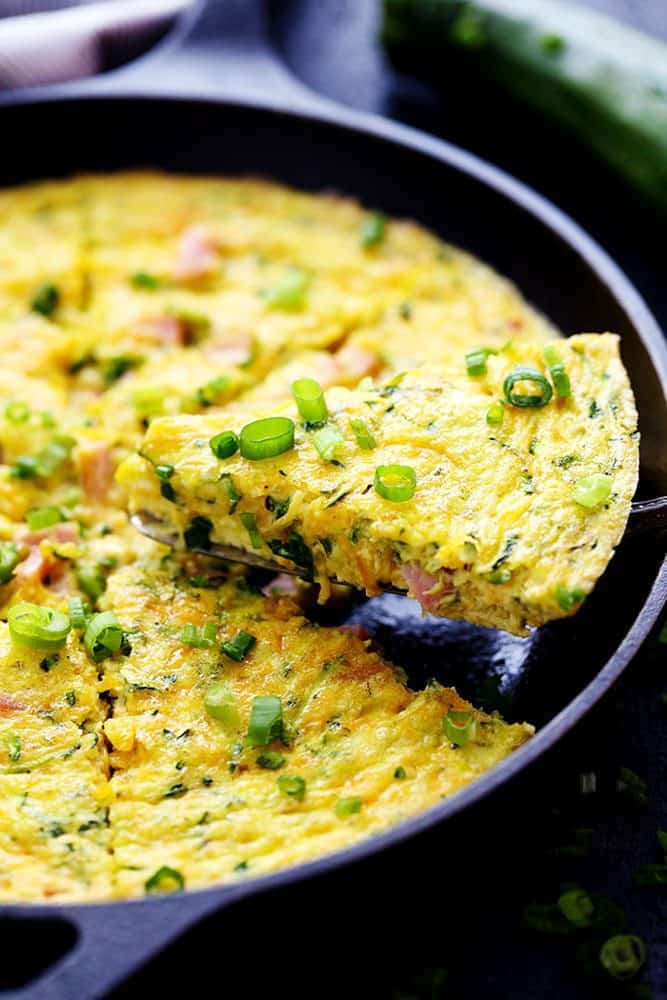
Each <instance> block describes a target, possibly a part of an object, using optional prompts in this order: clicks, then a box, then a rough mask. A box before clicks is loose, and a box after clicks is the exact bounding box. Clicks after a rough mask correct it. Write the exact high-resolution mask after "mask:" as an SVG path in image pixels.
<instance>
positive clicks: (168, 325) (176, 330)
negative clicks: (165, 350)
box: [136, 316, 188, 347]
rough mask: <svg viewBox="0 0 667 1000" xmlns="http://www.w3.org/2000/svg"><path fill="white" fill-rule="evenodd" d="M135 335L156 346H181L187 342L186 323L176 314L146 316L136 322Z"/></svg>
mask: <svg viewBox="0 0 667 1000" xmlns="http://www.w3.org/2000/svg"><path fill="white" fill-rule="evenodd" d="M136 332H137V335H138V336H139V337H140V338H141V339H142V340H143V341H144V342H146V343H150V344H155V345H156V346H158V347H183V346H185V344H186V343H187V334H188V331H187V324H186V323H184V322H183V320H182V319H179V318H178V316H147V317H146V318H145V319H142V320H141V321H140V322H139V323H138V324H137V330H136Z"/></svg>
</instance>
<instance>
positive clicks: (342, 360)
mask: <svg viewBox="0 0 667 1000" xmlns="http://www.w3.org/2000/svg"><path fill="white" fill-rule="evenodd" d="M334 361H335V363H336V368H337V374H338V378H343V379H345V380H348V379H350V380H354V379H358V380H361V379H362V378H365V377H366V376H367V375H377V373H378V371H379V370H380V359H379V357H378V356H377V354H373V353H372V352H371V351H367V350H365V349H364V348H363V347H356V346H355V345H354V344H348V345H347V346H346V347H342V348H341V349H340V351H337V352H336V354H334Z"/></svg>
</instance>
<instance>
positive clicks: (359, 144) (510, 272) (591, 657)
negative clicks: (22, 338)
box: [0, 98, 667, 726]
mask: <svg viewBox="0 0 667 1000" xmlns="http://www.w3.org/2000/svg"><path fill="white" fill-rule="evenodd" d="M3 135H4V138H5V142H4V144H3V146H4V149H3V157H2V163H1V165H0V183H2V184H3V185H4V184H12V183H18V182H23V181H26V180H30V179H36V178H40V177H51V176H63V175H68V174H73V173H76V172H80V171H83V170H100V171H102V170H113V169H120V168H124V167H141V166H153V167H158V168H162V169H166V170H175V171H181V172H186V173H188V172H189V173H198V172H199V173H202V172H212V173H216V172H217V173H222V174H225V173H228V174H236V173H240V174H243V173H246V174H248V173H249V174H255V175H258V174H259V175H265V176H268V177H271V178H274V179H276V180H281V181H284V182H287V183H290V184H293V185H295V186H298V187H303V188H306V189H311V190H321V189H327V188H329V189H336V190H339V191H342V192H345V193H351V194H353V195H356V196H357V197H358V198H360V199H361V200H362V201H364V202H365V203H366V204H368V205H370V206H377V207H381V208H382V209H384V210H386V211H388V212H389V213H391V214H394V215H398V216H401V215H404V216H409V217H412V218H416V219H417V220H418V221H420V222H422V223H423V224H425V225H426V226H428V227H430V228H432V229H434V230H436V231H437V232H438V233H439V234H440V235H442V236H443V237H444V238H445V239H447V240H450V241H451V242H454V243H457V244H459V245H461V246H462V247H464V248H465V249H467V250H470V251H471V252H472V253H474V254H476V255H478V256H479V257H481V258H482V259H483V260H486V261H488V262H489V263H490V264H492V265H493V266H494V267H496V268H497V269H498V270H499V271H500V272H501V273H502V274H505V275H507V276H509V277H510V278H512V279H513V280H514V281H515V282H516V283H517V284H518V285H519V287H520V288H521V290H522V291H523V292H524V294H525V295H526V297H527V298H528V299H529V300H530V301H531V302H533V303H534V304H535V305H536V306H537V307H538V308H540V309H542V310H543V311H544V312H545V313H547V315H548V316H549V317H550V318H551V319H553V320H554V321H555V322H556V323H557V324H558V325H559V326H560V327H561V328H562V329H563V330H564V331H565V332H566V333H573V332H578V331H582V330H584V331H586V330H597V331H600V330H605V329H611V330H614V331H616V332H618V333H619V334H621V336H622V348H623V357H624V360H625V363H626V365H627V367H628V369H629V372H630V377H631V381H632V383H633V386H634V389H635V393H636V395H637V398H638V404H639V412H640V427H641V430H642V470H641V486H640V490H641V492H642V494H643V495H646V496H652V495H658V494H661V493H667V449H666V448H665V447H664V446H663V428H664V427H666V426H667V404H666V402H665V396H664V393H663V391H662V389H661V386H660V382H659V379H658V376H657V373H656V371H655V368H654V367H653V364H652V361H651V359H650V357H649V354H648V352H647V350H646V347H645V345H644V344H643V343H642V341H641V339H640V337H639V335H638V333H637V331H636V329H635V327H634V326H633V323H632V321H631V320H630V319H629V318H628V317H627V316H626V314H625V313H624V311H623V309H622V308H621V306H620V305H619V303H618V302H617V301H616V299H615V297H614V295H613V293H612V292H611V291H610V290H609V289H608V288H607V287H606V286H605V284H604V282H603V281H602V280H600V279H599V278H598V277H597V276H596V275H595V274H594V273H593V272H592V270H591V269H590V267H589V266H588V265H587V263H586V262H585V261H583V260H582V259H581V258H580V257H579V256H578V255H577V254H576V253H575V252H574V251H573V250H572V249H571V248H570V247H569V246H568V245H567V244H566V243H565V242H563V241H562V240H561V239H560V238H559V237H558V236H557V235H556V234H555V233H554V232H552V231H551V230H550V229H549V228H548V227H547V226H545V225H544V224H542V223H541V222H539V221H538V220H537V219H535V218H534V217H533V216H531V215H530V214H528V213H527V212H526V211H524V210H523V209H521V208H519V207H517V206H516V205H514V204H513V203H512V202H511V201H510V200H509V199H507V198H505V197H504V196H503V195H501V194H499V193H498V192H496V191H494V190H493V189H492V188H490V187H487V186H485V185H484V184H482V183H480V182H479V181H478V180H476V179H475V178H474V177H472V176H469V175H466V174H465V173H462V172H461V171H459V170H457V169H455V168H454V167H452V166H448V165H446V164H442V163H437V162H435V161H434V160H432V159H430V158H429V157H427V156H425V155H423V154H421V153H419V152H417V151H414V150H411V149H407V148H402V147H400V146H398V145H395V144H393V143H390V142H387V141H386V140H383V139H381V138H379V137H375V136H371V135H367V134H364V133H360V132H356V131H354V130H353V129H348V128H346V127H344V126H342V125H334V126H332V125H331V124H329V123H322V122H317V121H313V120H310V119H307V118H301V117H299V116H292V115H285V114H282V113H280V112H279V111H270V110H263V109H258V108H252V107H239V106H237V105H224V104H222V105H220V104H215V103H206V102H201V103H200V102H193V101H187V100H173V99H161V100H160V99H150V98H139V99H136V98H135V99H130V100H127V99H125V100H124V99H122V98H121V99H118V98H114V99H93V100H90V99H89V100H87V101H81V100H70V101H65V102H61V101H51V102H47V103H45V104H34V105H33V104H26V105H25V106H17V107H10V108H5V109H3ZM8 360H9V359H8ZM661 552H662V549H661V547H660V546H656V545H655V544H651V542H650V540H648V541H647V540H645V539H636V540H633V541H632V542H630V541H628V542H626V543H624V545H623V546H622V547H621V550H620V552H619V553H618V554H617V556H616V557H615V559H614V560H613V561H612V564H611V567H610V569H609V570H608V571H607V573H606V574H605V576H604V578H603V580H602V581H601V582H600V584H599V585H598V587H597V589H596V591H595V593H594V595H593V596H592V597H591V598H590V599H589V600H588V601H587V602H586V605H585V607H584V608H583V610H582V611H581V612H580V613H579V614H578V615H577V616H576V617H575V618H574V619H569V620H567V621H563V622H560V623H557V624H554V625H551V626H547V627H545V628H543V629H541V630H540V631H539V632H537V633H535V634H534V635H533V636H531V637H530V638H528V639H517V638H515V637H512V636H508V635H505V634H503V633H496V632H493V631H491V630H485V629H479V628H476V627H473V626H467V625H465V624H464V623H452V622H447V621H442V620H434V619H430V620H429V619H427V620H423V619H421V617H420V614H419V610H418V608H417V606H416V605H415V604H414V603H413V602H409V601H407V600H405V599H402V598H396V597H391V596H385V597H383V598H377V599H374V600H371V601H365V602H363V603H360V604H359V605H357V607H356V608H355V609H354V610H353V612H352V616H351V619H352V620H353V621H355V622H361V623H363V624H364V625H366V627H367V628H368V629H369V631H370V632H371V633H373V634H375V635H376V636H377V637H378V638H379V639H381V641H382V643H383V645H384V647H385V649H386V651H387V653H388V655H389V656H390V657H391V658H393V659H394V660H395V661H396V662H398V663H399V664H400V665H401V666H403V667H404V668H405V669H406V670H407V671H408V673H409V675H410V678H411V681H412V682H413V683H415V684H417V685H419V684H420V683H423V682H424V681H426V680H427V679H428V678H429V677H431V676H436V677H438V679H439V680H441V681H443V682H444V683H447V684H454V685H456V686H457V687H458V688H459V689H460V691H461V693H462V694H463V695H465V696H467V697H470V698H471V699H472V700H473V701H476V702H477V703H479V704H481V705H482V706H484V707H502V709H503V712H504V714H505V715H506V716H507V718H508V719H510V720H512V721H514V720H518V719H519V718H521V719H528V720H529V721H531V722H533V723H535V724H536V725H538V726H542V725H544V724H545V723H546V722H547V721H548V720H549V719H550V718H552V717H553V716H554V715H555V714H556V713H557V712H559V711H560V710H561V709H562V708H564V707H565V706H566V705H567V703H568V702H569V701H570V700H571V699H572V697H573V696H574V695H575V694H576V693H578V692H579V691H580V690H581V689H582V688H583V687H584V686H585V685H586V684H587V683H588V681H589V680H591V679H592V678H593V677H594V676H595V674H596V673H597V672H598V671H599V670H600V669H601V667H602V666H603V665H604V663H605V662H606V661H607V660H608V659H609V657H610V656H611V655H612V653H613V651H614V649H615V648H616V646H617V645H618V644H619V642H620V641H621V639H622V637H623V635H624V634H625V633H626V632H627V631H628V629H629V627H630V625H631V623H632V621H633V620H634V618H635V617H636V614H637V612H638V610H639V608H640V607H641V605H642V604H643V602H644V600H645V599H646V596H647V594H648V592H649V589H650V585H651V583H652V579H653V578H654V576H655V572H657V569H658V567H659V564H660V560H661ZM628 581H632V585H631V586H629V585H628ZM575 650H576V653H575V654H574V655H573V653H574V651H575ZM538 667H539V669H538Z"/></svg>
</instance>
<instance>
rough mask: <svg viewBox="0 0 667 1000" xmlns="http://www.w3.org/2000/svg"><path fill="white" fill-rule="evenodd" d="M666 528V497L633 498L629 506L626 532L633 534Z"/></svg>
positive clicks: (653, 531)
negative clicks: (652, 498)
mask: <svg viewBox="0 0 667 1000" xmlns="http://www.w3.org/2000/svg"><path fill="white" fill-rule="evenodd" d="M665 528H667V497H657V498H656V499H654V500H635V501H634V503H633V504H632V507H631V508H630V520H629V522H628V532H629V533H630V534H631V535H632V536H633V537H634V536H635V535H639V534H644V533H645V532H651V533H655V532H657V531H660V530H661V529H662V530H664V529H665Z"/></svg>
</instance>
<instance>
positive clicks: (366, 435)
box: [350, 417, 377, 451]
mask: <svg viewBox="0 0 667 1000" xmlns="http://www.w3.org/2000/svg"><path fill="white" fill-rule="evenodd" d="M350 427H351V428H352V432H353V434H354V436H355V437H356V439H357V444H358V445H359V447H360V448H361V449H362V451H372V450H373V448H377V441H376V440H375V438H374V437H373V434H372V431H371V429H370V427H369V426H368V424H367V423H366V421H365V420H357V419H356V418H355V417H353V418H352V419H351V420H350Z"/></svg>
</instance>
